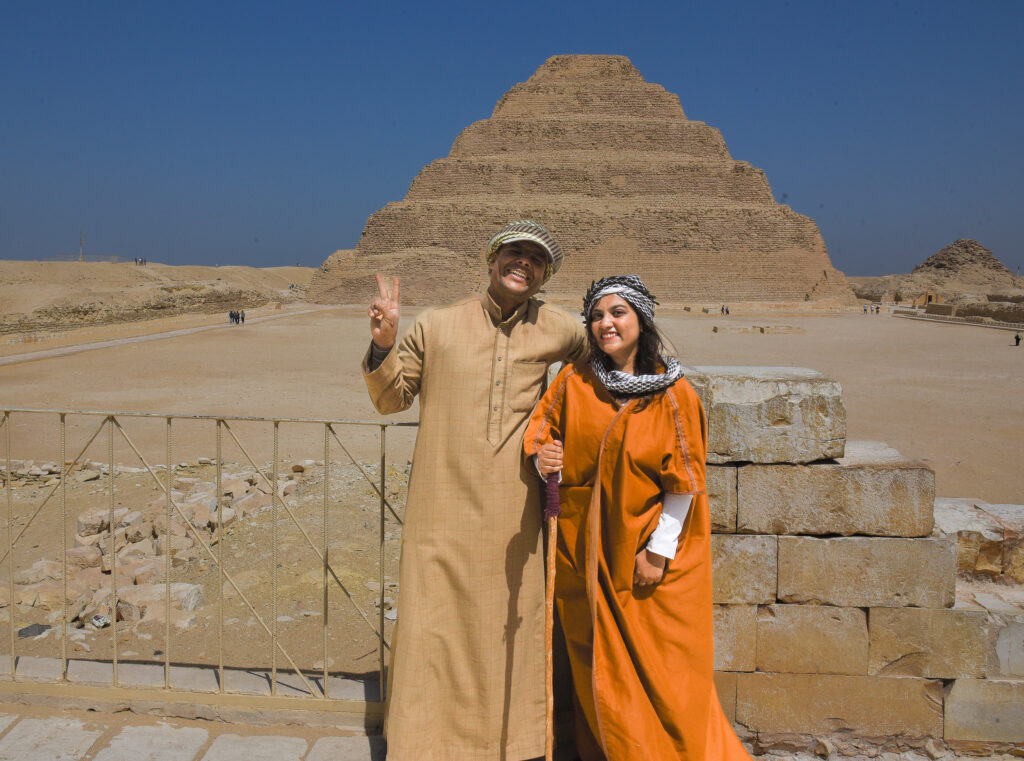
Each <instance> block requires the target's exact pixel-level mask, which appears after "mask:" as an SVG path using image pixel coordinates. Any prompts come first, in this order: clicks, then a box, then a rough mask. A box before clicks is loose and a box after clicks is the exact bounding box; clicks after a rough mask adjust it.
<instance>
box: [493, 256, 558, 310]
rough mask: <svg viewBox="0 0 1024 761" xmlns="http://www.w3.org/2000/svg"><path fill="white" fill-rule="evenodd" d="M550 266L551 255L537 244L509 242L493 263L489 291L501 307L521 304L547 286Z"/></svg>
mask: <svg viewBox="0 0 1024 761" xmlns="http://www.w3.org/2000/svg"><path fill="white" fill-rule="evenodd" d="M547 266H548V257H547V254H546V253H545V251H544V249H543V248H541V247H540V246H539V245H537V244H536V243H532V242H530V241H515V242H513V243H506V244H505V245H504V246H502V247H501V248H499V249H498V252H497V253H496V254H495V255H494V258H493V259H492V260H491V265H490V269H491V285H490V288H489V289H488V290H489V291H490V292H491V296H492V298H494V300H495V301H496V302H497V303H499V304H501V303H502V302H506V303H510V304H513V303H514V304H521V303H523V302H524V301H526V300H527V299H528V298H530V297H531V296H532V295H533V294H535V293H536V292H537V291H539V290H540V287H541V286H542V285H544V272H545V271H546V270H547Z"/></svg>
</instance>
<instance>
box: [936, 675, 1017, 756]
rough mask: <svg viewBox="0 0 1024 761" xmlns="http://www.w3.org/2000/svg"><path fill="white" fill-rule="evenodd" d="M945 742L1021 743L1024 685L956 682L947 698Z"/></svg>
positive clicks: (968, 680) (982, 681) (998, 682)
mask: <svg viewBox="0 0 1024 761" xmlns="http://www.w3.org/2000/svg"><path fill="white" fill-rule="evenodd" d="M945 739H946V740H975V741H982V742H1012V743H1019V742H1024V681H995V680H991V679H984V680H982V679H957V680H956V681H955V682H953V689H951V690H950V691H949V694H948V695H947V696H946V731H945Z"/></svg>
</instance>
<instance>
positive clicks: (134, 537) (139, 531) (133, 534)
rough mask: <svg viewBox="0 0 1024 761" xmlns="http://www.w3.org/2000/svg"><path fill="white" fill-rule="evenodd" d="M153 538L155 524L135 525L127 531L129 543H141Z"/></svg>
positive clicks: (126, 535)
mask: <svg viewBox="0 0 1024 761" xmlns="http://www.w3.org/2000/svg"><path fill="white" fill-rule="evenodd" d="M151 536H153V524H152V523H148V522H139V523H133V524H131V525H130V526H128V528H127V530H126V531H125V537H126V538H127V539H128V541H129V542H141V541H142V540H143V539H149V538H150V537H151Z"/></svg>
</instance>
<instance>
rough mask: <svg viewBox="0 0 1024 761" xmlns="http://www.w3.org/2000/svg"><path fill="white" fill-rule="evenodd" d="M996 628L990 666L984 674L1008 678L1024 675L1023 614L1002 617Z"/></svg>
mask: <svg viewBox="0 0 1024 761" xmlns="http://www.w3.org/2000/svg"><path fill="white" fill-rule="evenodd" d="M999 619H1003V617H1002V616H1000V617H999ZM997 629H998V631H997V633H996V638H995V645H994V648H993V650H994V652H993V653H992V654H991V657H990V659H989V664H990V668H989V670H988V672H987V673H986V674H985V675H986V676H989V677H992V676H997V675H998V676H1001V677H1006V678H1009V679H1015V678H1018V677H1024V616H1016V617H1014V618H1010V619H1008V620H1005V619H1003V620H1002V621H1001V625H999V626H998V627H997Z"/></svg>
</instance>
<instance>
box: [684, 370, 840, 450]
mask: <svg viewBox="0 0 1024 761" xmlns="http://www.w3.org/2000/svg"><path fill="white" fill-rule="evenodd" d="M686 376H687V379H688V380H689V381H690V383H691V384H692V385H693V387H694V389H695V390H696V391H697V393H698V395H699V396H700V398H701V401H702V402H703V404H704V409H705V410H706V412H707V416H708V436H709V439H710V440H709V441H708V462H709V463H716V464H717V463H724V462H758V463H776V462H798V463H803V462H813V461H814V460H823V459H828V458H831V457H842V455H843V446H844V444H845V442H846V407H845V406H844V405H843V393H842V389H841V388H840V386H839V384H838V383H837V382H836V381H834V380H831V379H829V378H826V377H825V376H824V375H822V374H821V373H819V372H817V371H815V370H808V369H806V368H801V367H726V366H711V365H707V366H701V367H692V368H687V369H686Z"/></svg>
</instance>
